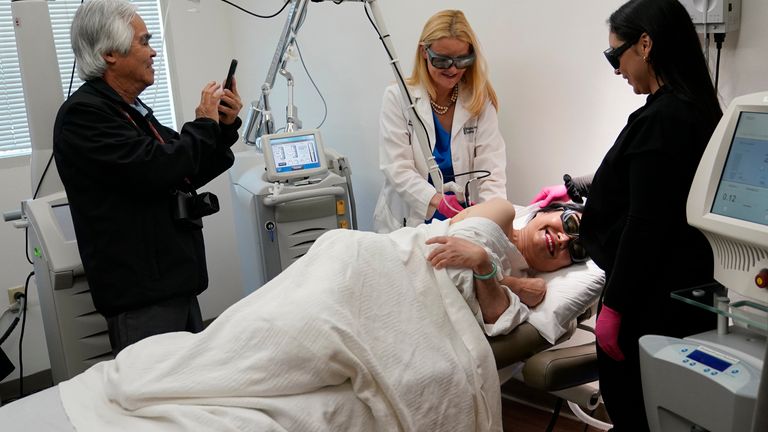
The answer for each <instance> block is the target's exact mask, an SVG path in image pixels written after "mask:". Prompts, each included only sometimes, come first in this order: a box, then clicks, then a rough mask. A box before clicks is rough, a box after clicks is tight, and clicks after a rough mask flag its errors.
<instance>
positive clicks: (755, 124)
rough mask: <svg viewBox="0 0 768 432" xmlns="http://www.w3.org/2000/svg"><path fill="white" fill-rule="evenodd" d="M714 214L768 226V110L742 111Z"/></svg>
mask: <svg viewBox="0 0 768 432" xmlns="http://www.w3.org/2000/svg"><path fill="white" fill-rule="evenodd" d="M712 213H716V214H719V215H722V216H728V217H732V218H736V219H741V220H745V221H749V222H754V223H758V224H761V225H768V113H758V112H746V111H745V112H742V113H740V114H739V122H738V124H737V126H736V131H735V132H734V134H733V138H732V140H731V148H730V149H729V150H728V157H727V159H726V161H725V165H724V167H723V173H722V175H721V176H720V182H719V184H718V187H717V195H716V196H715V199H714V200H713V202H712Z"/></svg>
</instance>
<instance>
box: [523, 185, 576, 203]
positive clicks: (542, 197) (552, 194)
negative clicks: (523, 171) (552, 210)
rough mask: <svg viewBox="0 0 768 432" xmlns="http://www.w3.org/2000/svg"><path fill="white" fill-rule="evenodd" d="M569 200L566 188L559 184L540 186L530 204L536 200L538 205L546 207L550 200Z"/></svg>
mask: <svg viewBox="0 0 768 432" xmlns="http://www.w3.org/2000/svg"><path fill="white" fill-rule="evenodd" d="M570 200H571V198H570V197H569V196H568V190H567V189H566V188H565V185H562V184H559V185H554V186H547V187H544V188H541V191H540V192H539V194H538V195H536V196H535V197H533V200H531V204H533V203H535V202H538V203H539V207H546V206H548V205H549V203H551V202H552V201H570Z"/></svg>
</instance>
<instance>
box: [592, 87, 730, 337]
mask: <svg viewBox="0 0 768 432" xmlns="http://www.w3.org/2000/svg"><path fill="white" fill-rule="evenodd" d="M715 126H716V122H715V121H713V120H708V119H707V116H706V115H704V113H703V112H700V111H699V110H698V109H697V107H696V106H695V105H694V104H693V103H692V102H690V101H687V100H685V99H683V98H682V97H681V96H680V95H678V94H676V93H675V92H674V91H673V90H672V89H670V88H668V87H666V86H665V87H662V88H660V89H659V90H658V91H657V92H656V93H654V94H652V95H650V96H648V99H647V101H646V104H645V106H643V107H641V108H640V109H638V110H637V111H635V112H634V113H632V114H631V115H630V116H629V120H628V122H627V125H626V126H625V127H624V129H623V130H622V131H621V134H620V135H619V137H618V138H617V139H616V142H615V143H614V145H613V147H612V148H611V149H610V150H609V151H608V153H607V154H606V155H605V158H604V159H603V161H602V163H601V165H600V168H599V169H598V170H597V172H596V173H595V177H594V180H593V182H592V185H591V187H590V189H589V197H588V199H587V204H586V208H585V211H584V215H583V219H582V225H581V231H580V233H581V237H582V239H583V241H584V244H585V246H586V248H587V250H588V251H589V254H590V255H591V257H592V258H593V260H594V261H595V262H596V263H597V264H598V265H599V266H600V267H601V268H602V269H603V270H605V272H606V286H605V290H604V293H603V303H604V304H606V305H608V306H609V307H611V308H612V309H614V310H616V311H618V312H619V313H620V314H621V315H622V324H623V328H627V329H628V330H631V331H634V332H636V333H638V334H645V333H649V332H654V333H659V334H670V335H676V336H677V335H680V336H682V335H688V334H691V333H693V332H697V331H702V330H704V329H707V328H711V326H712V324H713V322H714V314H709V315H706V314H701V313H700V312H699V310H697V308H695V307H693V306H690V305H686V304H683V303H682V302H680V301H678V300H673V299H671V298H670V293H671V292H672V291H674V290H679V289H683V288H686V287H691V286H696V285H701V284H704V283H707V282H712V281H713V279H712V277H713V268H714V267H713V261H712V250H711V248H710V246H709V243H708V242H707V240H706V239H705V237H704V236H703V234H701V232H699V231H698V230H696V229H695V228H692V227H691V226H689V225H688V223H687V219H686V203H687V199H688V191H689V189H690V187H691V182H692V181H693V177H694V175H695V173H696V169H697V167H698V164H699V160H700V159H701V156H702V154H703V152H704V149H705V148H706V146H707V143H708V141H709V138H710V136H711V134H712V132H713V131H714V128H715ZM704 321H705V322H704ZM624 324H626V326H624Z"/></svg>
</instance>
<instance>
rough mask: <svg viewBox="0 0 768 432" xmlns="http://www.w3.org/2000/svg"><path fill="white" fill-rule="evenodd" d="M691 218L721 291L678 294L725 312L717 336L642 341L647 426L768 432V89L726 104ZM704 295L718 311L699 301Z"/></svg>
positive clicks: (699, 176)
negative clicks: (711, 257)
mask: <svg viewBox="0 0 768 432" xmlns="http://www.w3.org/2000/svg"><path fill="white" fill-rule="evenodd" d="M687 212H688V223H689V224H691V226H694V227H696V228H698V229H700V230H701V231H702V232H703V233H704V235H705V236H706V237H707V239H708V240H709V243H710V245H711V246H712V250H713V254H714V259H715V274H714V275H715V279H716V280H717V281H718V282H719V284H716V285H712V286H706V287H697V288H693V289H689V290H681V291H678V292H676V293H673V297H675V298H677V299H678V300H681V301H684V302H687V303H690V304H691V306H690V307H702V308H705V309H707V310H710V311H712V312H713V313H717V314H718V329H717V330H716V331H714V330H713V331H711V332H706V333H702V334H697V335H692V336H689V337H686V338H684V339H676V338H669V337H662V336H653V335H648V336H643V337H642V338H641V339H640V363H641V370H642V381H643V393H644V397H645V407H646V413H647V415H648V422H649V426H650V428H651V430H652V431H709V432H726V431H727V432H730V431H750V430H751V431H753V432H758V431H760V432H765V431H768V377H767V374H766V371H765V366H764V365H765V360H766V357H767V356H768V351H766V334H767V333H768V313H766V311H768V92H764V93H755V94H751V95H746V96H742V97H739V98H736V99H734V100H733V102H732V103H731V105H730V106H729V107H728V109H727V111H726V112H725V114H724V115H723V118H722V120H721V121H720V123H719V124H718V126H717V128H716V129H715V132H714V134H713V135H712V138H711V140H710V141H709V144H708V146H707V149H706V150H705V152H704V155H703V157H702V159H701V162H700V163H699V167H698V171H697V172H696V176H695V178H694V181H693V184H692V186H691V191H690V194H689V196H688V207H687ZM705 290H712V291H713V293H714V295H715V298H716V303H717V304H715V305H711V304H705V303H703V302H701V301H699V299H701V298H704V297H706V296H704V295H703V294H704V291H705ZM649 319H652V318H649Z"/></svg>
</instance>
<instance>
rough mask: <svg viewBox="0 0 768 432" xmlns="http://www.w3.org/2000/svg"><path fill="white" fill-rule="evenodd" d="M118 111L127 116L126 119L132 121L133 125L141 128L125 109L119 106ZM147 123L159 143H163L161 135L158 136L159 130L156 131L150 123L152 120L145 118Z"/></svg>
mask: <svg viewBox="0 0 768 432" xmlns="http://www.w3.org/2000/svg"><path fill="white" fill-rule="evenodd" d="M120 111H122V112H123V114H125V117H127V118H128V120H130V122H131V123H133V125H134V126H136V128H137V129H139V130H141V128H140V127H139V125H138V124H136V121H135V120H134V119H133V117H131V115H130V114H128V112H127V111H125V110H124V109H122V108H120ZM147 124H149V128H150V129H152V133H153V134H154V135H155V138H157V140H158V141H160V144H165V140H164V139H163V137H162V136H160V132H158V131H157V129H155V125H153V124H152V121H150V120H149V119H147Z"/></svg>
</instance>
